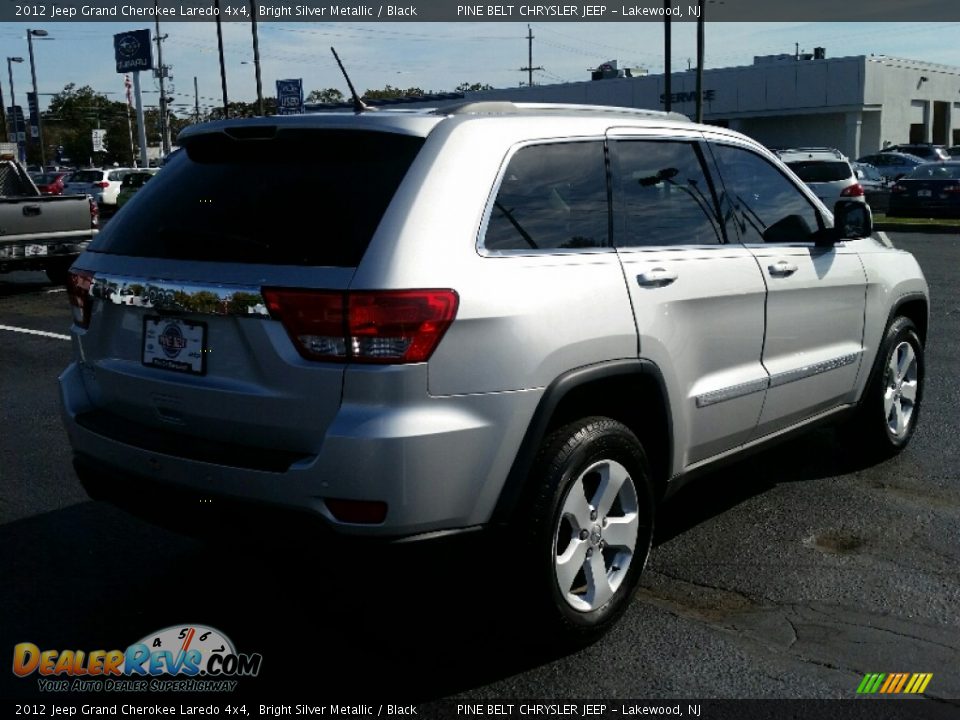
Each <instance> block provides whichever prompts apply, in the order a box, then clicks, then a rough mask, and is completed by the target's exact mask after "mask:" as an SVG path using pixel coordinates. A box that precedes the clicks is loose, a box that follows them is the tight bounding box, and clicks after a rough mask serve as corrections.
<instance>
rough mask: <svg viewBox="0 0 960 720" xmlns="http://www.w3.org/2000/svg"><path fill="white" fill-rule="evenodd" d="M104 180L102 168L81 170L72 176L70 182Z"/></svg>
mask: <svg viewBox="0 0 960 720" xmlns="http://www.w3.org/2000/svg"><path fill="white" fill-rule="evenodd" d="M101 180H103V171H102V170H80V171H79V172H75V173H74V174H73V175H71V176H70V182H87V183H92V182H100V181H101Z"/></svg>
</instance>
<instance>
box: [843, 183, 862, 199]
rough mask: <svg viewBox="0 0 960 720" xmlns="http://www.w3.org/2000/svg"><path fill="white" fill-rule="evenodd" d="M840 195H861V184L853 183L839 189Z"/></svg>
mask: <svg viewBox="0 0 960 720" xmlns="http://www.w3.org/2000/svg"><path fill="white" fill-rule="evenodd" d="M840 196H841V197H863V185H861V184H860V183H854V184H853V185H850V186H848V187H845V188H844V189H843V190H841V191H840Z"/></svg>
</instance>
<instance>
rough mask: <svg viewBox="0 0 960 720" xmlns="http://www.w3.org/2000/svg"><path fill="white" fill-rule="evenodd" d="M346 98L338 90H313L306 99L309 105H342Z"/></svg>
mask: <svg viewBox="0 0 960 720" xmlns="http://www.w3.org/2000/svg"><path fill="white" fill-rule="evenodd" d="M345 99H346V98H345V97H344V96H343V93H342V92H340V91H339V90H337V89H336V88H326V89H324V90H311V91H310V92H309V93H308V94H307V97H306V100H305V102H308V103H331V104H332V103H341V102H343V101H344V100H345Z"/></svg>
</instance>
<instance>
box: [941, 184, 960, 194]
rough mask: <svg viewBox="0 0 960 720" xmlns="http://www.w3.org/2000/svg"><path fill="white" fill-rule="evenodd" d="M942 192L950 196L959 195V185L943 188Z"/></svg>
mask: <svg viewBox="0 0 960 720" xmlns="http://www.w3.org/2000/svg"><path fill="white" fill-rule="evenodd" d="M943 191H944V192H945V193H949V194H951V195H957V194H958V193H960V185H947V187H945V188H944V189H943Z"/></svg>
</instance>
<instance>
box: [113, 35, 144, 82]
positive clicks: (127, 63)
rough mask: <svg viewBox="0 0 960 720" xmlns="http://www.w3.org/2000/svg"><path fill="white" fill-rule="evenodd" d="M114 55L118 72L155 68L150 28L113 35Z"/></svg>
mask: <svg viewBox="0 0 960 720" xmlns="http://www.w3.org/2000/svg"><path fill="white" fill-rule="evenodd" d="M113 55H114V58H115V59H116V61H117V72H118V73H128V72H136V71H138V70H150V69H151V68H153V52H152V49H151V47H150V31H149V30H130V31H128V32H124V33H119V34H117V35H114V36H113Z"/></svg>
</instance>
